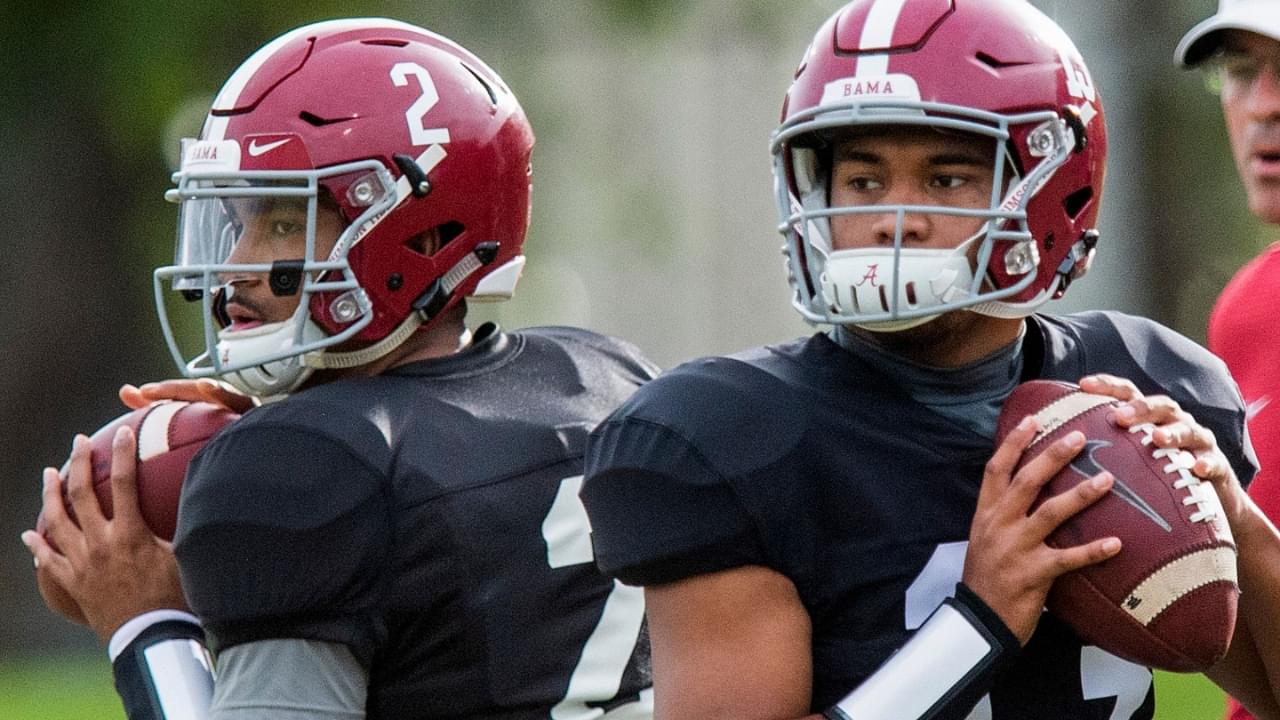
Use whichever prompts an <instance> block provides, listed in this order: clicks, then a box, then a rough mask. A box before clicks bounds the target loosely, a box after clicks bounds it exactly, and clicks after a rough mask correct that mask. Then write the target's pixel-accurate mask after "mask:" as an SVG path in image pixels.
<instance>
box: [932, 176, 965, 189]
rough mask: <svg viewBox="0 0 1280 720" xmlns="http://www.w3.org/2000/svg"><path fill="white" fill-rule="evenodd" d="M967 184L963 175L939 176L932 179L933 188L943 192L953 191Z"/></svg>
mask: <svg viewBox="0 0 1280 720" xmlns="http://www.w3.org/2000/svg"><path fill="white" fill-rule="evenodd" d="M968 182H969V178H967V177H965V176H963V175H947V174H939V175H935V176H934V178H933V185H934V187H939V188H942V189H944V190H954V189H956V188H958V187H961V186H963V185H965V184H966V183H968Z"/></svg>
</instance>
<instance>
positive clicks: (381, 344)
mask: <svg viewBox="0 0 1280 720" xmlns="http://www.w3.org/2000/svg"><path fill="white" fill-rule="evenodd" d="M420 327H422V315H421V314H420V313H416V312H413V313H409V316H408V317H406V318H405V319H404V322H402V323H400V325H399V326H397V327H396V329H395V330H393V331H392V332H391V334H390V335H387V336H386V337H384V338H382V339H381V340H379V341H378V342H376V343H374V344H372V345H370V346H369V347H364V348H360V349H359V350H351V351H349V352H334V351H332V350H329V351H327V352H315V353H308V354H307V355H305V356H304V357H303V362H304V363H305V364H306V365H307V367H310V368H316V369H328V370H346V369H348V368H353V367H359V366H361V365H367V364H369V363H371V362H373V361H374V360H381V359H382V358H384V357H386V356H387V354H388V353H390V352H391V351H392V350H395V349H396V348H398V347H400V345H401V344H403V343H404V341H405V340H408V339H409V336H410V335H413V334H414V333H415V332H417V331H418V328H420Z"/></svg>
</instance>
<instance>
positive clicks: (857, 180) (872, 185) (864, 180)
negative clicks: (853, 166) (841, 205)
mask: <svg viewBox="0 0 1280 720" xmlns="http://www.w3.org/2000/svg"><path fill="white" fill-rule="evenodd" d="M845 184H846V185H848V186H849V187H850V188H852V189H854V190H857V191H859V192H866V191H869V190H880V189H882V188H883V187H884V183H882V182H880V181H879V180H877V179H876V178H874V177H871V176H868V175H855V176H851V177H850V178H849V179H848V180H847V181H846V182H845Z"/></svg>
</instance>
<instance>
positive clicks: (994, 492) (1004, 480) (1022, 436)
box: [978, 416, 1040, 510]
mask: <svg viewBox="0 0 1280 720" xmlns="http://www.w3.org/2000/svg"><path fill="white" fill-rule="evenodd" d="M1039 430H1040V424H1039V423H1037V422H1036V419H1035V418H1034V417H1030V416H1027V417H1025V418H1023V419H1022V421H1021V422H1019V423H1018V426H1017V427H1016V428H1014V429H1013V431H1012V432H1010V433H1009V435H1008V436H1007V437H1006V438H1005V439H1004V442H1002V443H1000V446H999V447H997V448H996V449H995V452H994V453H992V455H991V459H990V460H988V461H987V466H986V468H984V470H983V474H982V486H981V487H980V488H979V490H978V508H979V510H981V509H982V508H984V507H987V506H988V505H991V504H992V503H994V502H996V501H997V500H998V498H999V497H1000V496H1001V492H1000V490H1003V489H1004V488H1005V487H1006V486H1008V484H1009V481H1010V480H1011V479H1012V478H1013V469H1014V468H1015V467H1017V465H1018V459H1019V458H1021V457H1022V452H1023V451H1024V450H1026V449H1027V446H1028V445H1030V444H1031V439H1032V438H1034V437H1035V435H1036V433H1037V432H1038V431H1039Z"/></svg>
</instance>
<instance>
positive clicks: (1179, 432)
mask: <svg viewBox="0 0 1280 720" xmlns="http://www.w3.org/2000/svg"><path fill="white" fill-rule="evenodd" d="M1080 389H1081V390H1084V391H1085V392H1088V393H1093V394H1095V395H1109V396H1111V397H1114V398H1116V399H1118V400H1123V401H1124V403H1125V404H1124V405H1122V406H1120V407H1119V408H1118V409H1117V410H1116V417H1115V419H1116V424H1117V425H1119V426H1120V427H1122V428H1126V429H1131V428H1139V427H1142V426H1150V431H1151V437H1152V444H1153V445H1154V446H1155V447H1157V448H1175V449H1178V450H1183V451H1185V452H1187V453H1190V455H1191V457H1190V458H1189V459H1184V460H1183V462H1185V463H1186V464H1187V465H1188V466H1189V467H1188V469H1189V470H1190V471H1191V473H1192V474H1193V475H1195V476H1196V477H1198V478H1200V479H1201V480H1206V481H1208V482H1210V483H1212V484H1213V486H1214V489H1215V490H1217V492H1218V498H1219V500H1221V501H1222V505H1223V510H1224V512H1225V513H1226V515H1227V518H1226V519H1227V521H1228V523H1229V524H1230V525H1231V526H1232V527H1233V528H1234V527H1236V526H1237V522H1236V520H1237V518H1240V517H1242V516H1243V514H1244V513H1247V512H1249V510H1248V508H1249V507H1251V504H1250V503H1249V502H1248V501H1247V500H1246V498H1245V492H1244V488H1242V487H1241V486H1240V482H1239V481H1238V480H1237V479H1236V474H1235V471H1234V470H1232V469H1231V463H1230V462H1229V461H1228V460H1227V456H1226V455H1225V454H1223V452H1222V450H1221V449H1219V448H1218V441H1217V438H1215V437H1214V435H1213V431H1212V430H1210V429H1209V428H1206V427H1204V426H1203V425H1201V424H1200V423H1198V422H1196V419H1195V418H1194V417H1192V416H1191V413H1189V412H1187V411H1186V410H1183V409H1182V407H1181V406H1180V405H1178V403H1177V402H1176V401H1174V400H1173V398H1170V397H1168V396H1167V395H1143V394H1142V391H1141V390H1139V389H1138V388H1137V386H1135V385H1134V384H1133V383H1132V382H1130V381H1129V380H1126V379H1124V378H1120V377H1116V376H1114V375H1106V374H1098V375H1090V376H1088V377H1086V378H1083V379H1081V380H1080Z"/></svg>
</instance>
